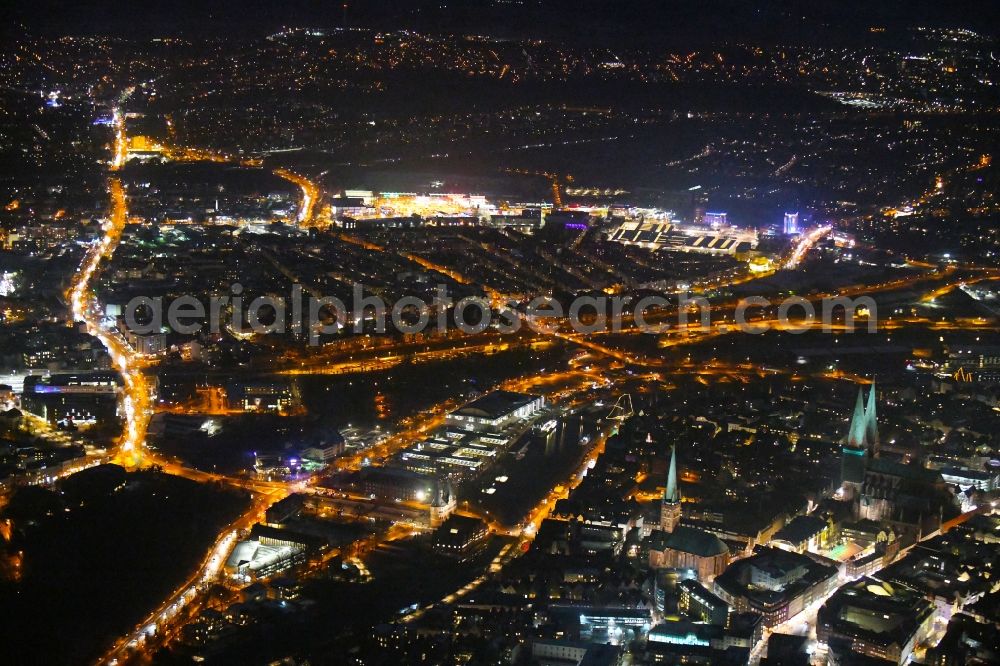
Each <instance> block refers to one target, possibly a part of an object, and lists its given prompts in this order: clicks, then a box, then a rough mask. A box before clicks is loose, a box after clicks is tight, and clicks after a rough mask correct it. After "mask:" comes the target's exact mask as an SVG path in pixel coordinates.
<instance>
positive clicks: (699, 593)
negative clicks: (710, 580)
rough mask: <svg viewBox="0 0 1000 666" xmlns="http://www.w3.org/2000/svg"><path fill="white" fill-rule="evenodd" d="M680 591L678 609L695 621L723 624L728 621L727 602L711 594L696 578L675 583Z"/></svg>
mask: <svg viewBox="0 0 1000 666" xmlns="http://www.w3.org/2000/svg"><path fill="white" fill-rule="evenodd" d="M677 589H678V591H679V592H680V599H679V601H678V604H677V606H678V609H679V610H680V611H681V612H683V613H686V614H687V615H689V616H691V617H693V618H694V619H695V621H697V622H707V623H708V624H718V625H722V626H725V625H726V624H728V623H729V604H727V603H726V602H725V601H723V600H722V599H720V598H719V596H718V595H716V594H712V593H711V592H709V591H708V590H707V589H705V587H704V586H703V585H702V584H701V583H699V582H698V581H696V580H682V581H681V582H680V583H678V585H677Z"/></svg>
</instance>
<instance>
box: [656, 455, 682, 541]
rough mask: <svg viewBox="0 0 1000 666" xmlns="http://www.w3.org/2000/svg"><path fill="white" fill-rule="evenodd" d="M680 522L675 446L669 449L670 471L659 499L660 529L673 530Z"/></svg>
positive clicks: (679, 495) (679, 494)
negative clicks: (661, 497)
mask: <svg viewBox="0 0 1000 666" xmlns="http://www.w3.org/2000/svg"><path fill="white" fill-rule="evenodd" d="M680 522H681V493H680V490H679V489H678V488H677V447H676V446H675V447H673V448H672V449H671V450H670V471H669V472H668V473H667V485H666V486H665V487H664V489H663V499H662V500H661V501H660V529H661V530H663V531H664V532H673V531H674V528H675V527H677V526H678V525H680Z"/></svg>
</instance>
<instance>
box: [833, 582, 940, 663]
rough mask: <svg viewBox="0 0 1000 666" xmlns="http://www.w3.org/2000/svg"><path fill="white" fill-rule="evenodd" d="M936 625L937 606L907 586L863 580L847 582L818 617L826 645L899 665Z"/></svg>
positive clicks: (906, 659)
mask: <svg viewBox="0 0 1000 666" xmlns="http://www.w3.org/2000/svg"><path fill="white" fill-rule="evenodd" d="M933 624H934V605H933V604H931V603H930V602H928V601H927V600H926V599H924V597H923V595H922V594H921V593H920V592H918V591H916V590H913V589H910V588H908V587H906V586H905V585H896V584H889V583H883V582H881V581H878V580H875V579H873V578H862V579H860V580H856V581H854V582H852V583H848V584H847V585H844V586H843V587H841V588H840V589H839V590H837V591H836V593H834V595H833V596H832V597H830V598H829V599H828V600H827V602H826V603H825V604H823V607H822V608H820V609H819V612H818V614H817V616H816V637H817V639H818V640H819V642H821V643H825V644H827V645H830V644H831V643H833V642H837V643H840V644H842V645H849V646H850V647H849V650H850V651H851V652H854V653H857V654H863V655H866V656H869V657H875V658H878V659H888V660H890V661H892V662H893V663H896V664H903V663H906V662H907V661H908V660H909V658H910V655H911V654H912V653H913V648H914V647H916V645H917V644H918V643H920V642H921V641H923V640H924V639H925V638H927V637H928V636H929V634H930V632H931V629H932V628H933Z"/></svg>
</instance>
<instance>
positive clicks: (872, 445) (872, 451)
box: [865, 379, 879, 458]
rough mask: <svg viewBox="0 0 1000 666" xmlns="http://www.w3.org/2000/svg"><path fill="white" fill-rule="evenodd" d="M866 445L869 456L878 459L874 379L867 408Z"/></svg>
mask: <svg viewBox="0 0 1000 666" xmlns="http://www.w3.org/2000/svg"><path fill="white" fill-rule="evenodd" d="M865 444H866V445H867V446H866V448H867V449H868V455H870V456H871V457H873V458H877V457H878V454H879V450H878V421H877V419H876V418H875V380H874V379H872V387H871V389H869V392H868V406H867V407H865Z"/></svg>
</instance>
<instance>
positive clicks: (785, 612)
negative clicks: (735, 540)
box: [714, 547, 839, 627]
mask: <svg viewBox="0 0 1000 666" xmlns="http://www.w3.org/2000/svg"><path fill="white" fill-rule="evenodd" d="M838 573H839V570H838V567H837V566H836V563H835V562H833V561H830V563H829V564H825V563H823V562H822V561H821V559H820V558H819V557H818V556H809V555H801V554H799V553H794V552H789V551H787V550H781V549H779V548H766V547H758V548H757V550H756V552H755V553H754V555H752V556H750V557H748V558H745V559H742V560H737V561H736V562H733V563H732V564H731V565H729V568H727V569H726V570H725V571H724V572H723V573H722V574H721V575H719V576H718V577H716V579H715V587H714V591H715V593H716V594H717V595H719V597H721V598H722V599H723V601H725V602H726V603H728V604H729V605H730V606H731V607H732V608H733V610H734V611H736V612H745V611H753V612H756V613H760V614H761V615H763V616H764V625H765V626H766V627H773V626H775V625H778V624H781V623H782V622H784V621H786V620H788V619H789V618H791V617H793V616H795V615H797V614H798V613H799V612H801V611H802V610H803V609H805V608H806V607H807V606H809V605H810V604H812V603H813V602H815V601H817V600H819V599H823V598H825V597H826V596H827V595H829V594H830V593H831V592H832V591H833V590H834V589H835V588H836V585H837V577H838Z"/></svg>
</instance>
